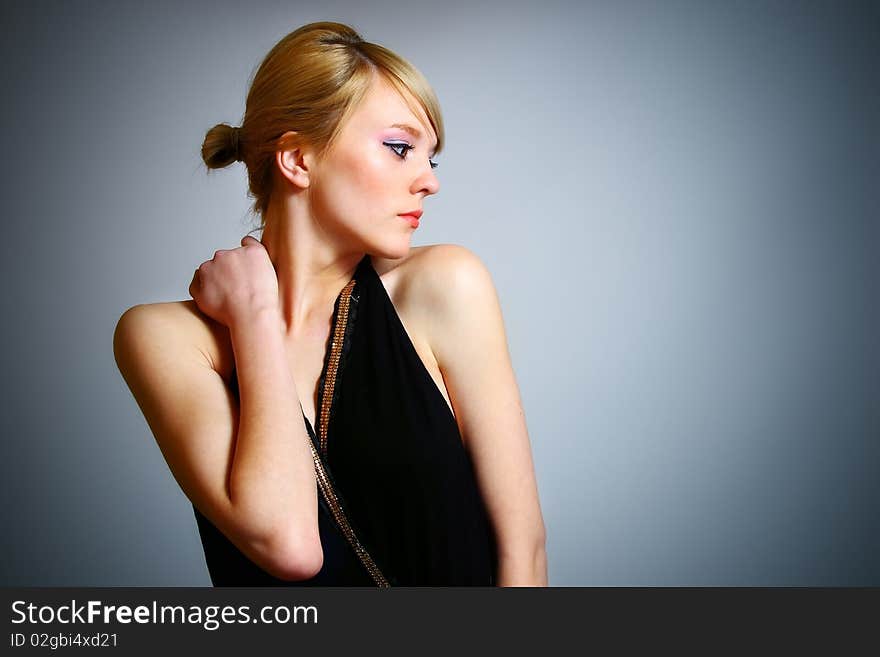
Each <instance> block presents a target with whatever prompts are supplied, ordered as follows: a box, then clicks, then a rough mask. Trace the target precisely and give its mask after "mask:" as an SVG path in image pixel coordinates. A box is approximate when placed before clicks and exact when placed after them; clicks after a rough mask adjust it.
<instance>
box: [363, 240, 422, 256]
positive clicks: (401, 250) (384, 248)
mask: <svg viewBox="0 0 880 657" xmlns="http://www.w3.org/2000/svg"><path fill="white" fill-rule="evenodd" d="M411 247H412V243H411V240H410V238H409V237H407V238H406V239H405V240H404V241H400V240H398V241H396V242H393V243H392V242H384V243H382V244H376V245H375V246H374V247H373V248H372V249H369V250H368V252H369V254H370V255H371V256H374V257H376V258H385V259H387V260H398V259H400V258H405V257H406V256H408V255H409V250H410V248H411Z"/></svg>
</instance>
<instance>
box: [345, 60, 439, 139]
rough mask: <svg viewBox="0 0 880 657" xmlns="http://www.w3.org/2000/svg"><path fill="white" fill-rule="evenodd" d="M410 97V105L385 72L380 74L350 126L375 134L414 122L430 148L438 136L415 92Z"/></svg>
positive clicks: (413, 125)
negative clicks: (414, 94)
mask: <svg viewBox="0 0 880 657" xmlns="http://www.w3.org/2000/svg"><path fill="white" fill-rule="evenodd" d="M407 98H408V100H409V104H407V101H406V100H404V98H403V96H401V95H400V93H399V92H398V91H397V89H396V88H395V87H394V86H392V85H391V83H389V82H387V81H386V80H385V79H384V78H383V77H382V76H381V75H379V76H376V77H375V78H374V80H373V82H372V83H371V85H370V88H369V89H368V90H367V93H366V94H364V98H363V100H362V101H361V103H360V105H358V107H357V108H356V109H355V110H354V111H353V112H352V114H351V116H350V119H349V125H348V126H347V128H349V129H352V130H354V131H357V132H367V133H372V132H374V131H377V130H382V129H385V128H391V127H392V126H393V125H395V124H398V125H404V124H405V125H410V126H412V127H414V128H416V129H417V130H419V131H420V132H421V133H422V139H423V140H424V141H425V142H426V144H427V145H428V146H429V147H431V146H433V145H434V144H436V142H437V136H436V135H435V134H434V130H433V129H432V128H431V123H430V121H428V115H427V114H425V111H424V110H423V109H422V108H421V105H419V102H418V101H417V100H416V98H415V97H414V96H413V95H412V94H409V93H407ZM414 112H415V113H414Z"/></svg>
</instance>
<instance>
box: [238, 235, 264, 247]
mask: <svg viewBox="0 0 880 657" xmlns="http://www.w3.org/2000/svg"><path fill="white" fill-rule="evenodd" d="M252 242H253V243H256V244H259V243H260V240H258V239H256V238H255V237H254V236H253V235H245V236H244V237H242V238H241V245H242V246H247V245H248V244H251V243H252Z"/></svg>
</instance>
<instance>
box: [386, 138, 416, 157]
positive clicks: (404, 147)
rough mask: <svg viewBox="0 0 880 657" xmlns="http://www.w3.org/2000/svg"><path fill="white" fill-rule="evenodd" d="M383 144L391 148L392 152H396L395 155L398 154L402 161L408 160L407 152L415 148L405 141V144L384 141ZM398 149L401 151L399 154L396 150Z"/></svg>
mask: <svg viewBox="0 0 880 657" xmlns="http://www.w3.org/2000/svg"><path fill="white" fill-rule="evenodd" d="M382 143H383V144H385V145H386V146H387V147H388V148H390V149H391V150H392V151H394V153H395V154H396V155H397V156H398V157H399V158H400V159H401V160H404V159H406V153H407V151H411V150H412V149H413V148H415V147H414V146H413V145H412V144H408V143H406V142H405V141H403V142H393V141H383V142H382ZM398 148H400V149H401V151H400V152H398V151H397V150H395V149H398Z"/></svg>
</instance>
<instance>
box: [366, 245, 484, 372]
mask: <svg viewBox="0 0 880 657" xmlns="http://www.w3.org/2000/svg"><path fill="white" fill-rule="evenodd" d="M373 263H374V268H375V269H376V273H378V274H379V276H380V277H381V278H382V280H383V282H384V283H385V287H386V288H387V289H388V293H389V296H390V297H391V299H392V301H393V302H394V305H395V307H396V308H397V309H398V312H399V314H400V315H401V316H402V317H405V318H406V320H405V323H406V324H407V325H408V326H411V327H413V329H414V332H415V333H417V335H418V338H417V339H420V340H423V341H424V342H425V343H427V344H429V345H430V349H431V351H432V352H433V355H434V356H435V359H437V360H439V358H437V356H438V353H439V352H442V351H444V344H443V342H444V341H445V342H448V340H444V336H446V332H444V331H443V330H442V328H441V327H442V326H443V325H444V322H443V318H444V317H449V316H455V315H457V314H459V313H469V314H473V313H474V312H475V309H476V308H479V307H485V306H487V305H488V306H490V307H491V306H497V295H496V292H495V287H494V284H493V282H492V278H491V275H490V273H489V271H488V269H487V268H486V266H485V264H484V263H483V261H482V260H481V259H480V257H479V256H477V255H476V254H475V253H474V252H473V251H471V250H470V249H468V248H466V247H464V246H460V245H458V244H430V245H426V246H419V247H413V248H412V249H410V253H409V254H408V255H407V257H405V258H401V259H399V260H382V259H375V258H374V260H373ZM415 337H416V336H414V338H415ZM446 337H448V336H446ZM445 346H446V347H448V346H449V345H445Z"/></svg>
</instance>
